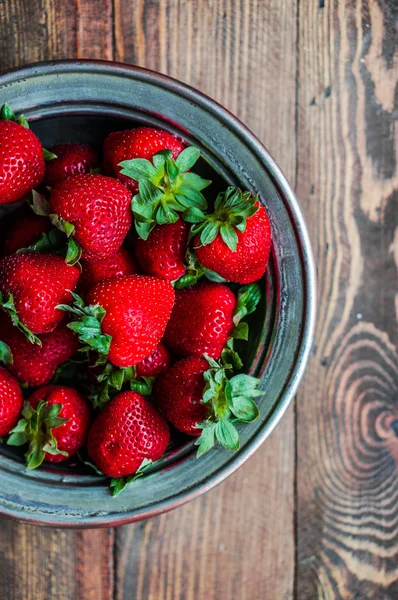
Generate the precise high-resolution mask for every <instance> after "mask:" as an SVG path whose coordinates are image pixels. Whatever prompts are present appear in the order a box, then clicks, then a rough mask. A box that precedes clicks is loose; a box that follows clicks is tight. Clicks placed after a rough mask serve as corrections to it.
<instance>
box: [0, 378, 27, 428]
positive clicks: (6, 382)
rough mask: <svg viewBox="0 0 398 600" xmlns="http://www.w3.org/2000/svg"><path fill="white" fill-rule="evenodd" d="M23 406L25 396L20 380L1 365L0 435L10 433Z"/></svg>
mask: <svg viewBox="0 0 398 600" xmlns="http://www.w3.org/2000/svg"><path fill="white" fill-rule="evenodd" d="M22 406H23V396H22V391H21V388H20V386H19V383H18V381H17V380H16V379H15V377H13V376H12V375H11V373H9V372H8V371H7V370H6V369H3V367H0V437H3V435H6V434H7V433H9V432H10V431H11V429H13V428H14V427H15V425H16V424H17V423H18V419H19V414H20V412H21V410H22Z"/></svg>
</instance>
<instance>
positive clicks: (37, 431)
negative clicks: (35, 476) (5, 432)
mask: <svg viewBox="0 0 398 600" xmlns="http://www.w3.org/2000/svg"><path fill="white" fill-rule="evenodd" d="M61 410H62V404H51V405H50V406H49V405H48V403H47V402H45V401H44V400H40V401H39V403H38V405H37V408H36V410H35V409H34V408H33V407H32V406H31V405H30V404H29V402H25V404H24V407H23V410H22V416H23V417H24V418H23V419H20V420H19V422H18V423H17V425H16V427H14V429H13V430H12V431H11V432H10V437H9V438H8V441H7V444H8V445H9V446H24V445H25V444H29V449H28V451H27V452H26V454H25V458H26V462H27V468H28V469H29V470H32V469H36V468H37V467H39V466H40V465H41V464H42V462H43V460H44V457H45V453H46V452H47V453H49V454H54V455H55V454H62V456H68V454H67V452H63V451H62V450H59V448H58V445H57V440H56V439H55V438H54V435H53V429H56V428H57V427H60V426H61V425H63V424H64V423H67V422H68V420H69V419H62V418H61V417H59V416H58V415H59V413H60V412H61Z"/></svg>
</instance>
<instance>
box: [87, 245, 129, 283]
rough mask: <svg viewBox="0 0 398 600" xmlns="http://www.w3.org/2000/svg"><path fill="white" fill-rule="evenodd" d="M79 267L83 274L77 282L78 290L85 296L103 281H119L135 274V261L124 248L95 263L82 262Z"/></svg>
mask: <svg viewBox="0 0 398 600" xmlns="http://www.w3.org/2000/svg"><path fill="white" fill-rule="evenodd" d="M81 265H82V269H83V272H82V275H81V277H80V280H79V290H81V292H82V294H87V292H88V291H89V290H90V289H91V288H92V287H94V286H95V285H96V284H97V283H99V282H100V281H104V280H105V279H120V278H121V277H125V276H126V275H135V274H136V273H137V266H136V264H135V261H134V259H133V257H132V256H131V254H130V253H129V252H128V251H127V250H126V249H125V248H120V250H118V251H117V252H116V253H115V254H112V256H109V257H108V258H104V259H103V260H97V261H95V262H87V261H86V260H82V261H81Z"/></svg>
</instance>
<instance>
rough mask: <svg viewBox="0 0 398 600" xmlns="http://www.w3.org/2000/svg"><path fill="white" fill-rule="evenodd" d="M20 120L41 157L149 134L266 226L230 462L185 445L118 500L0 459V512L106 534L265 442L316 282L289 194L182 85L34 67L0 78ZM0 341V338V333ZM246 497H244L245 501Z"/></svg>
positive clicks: (306, 331)
mask: <svg viewBox="0 0 398 600" xmlns="http://www.w3.org/2000/svg"><path fill="white" fill-rule="evenodd" d="M5 102H7V103H8V104H10V105H11V106H12V108H13V109H14V110H15V111H16V112H18V113H20V112H23V113H24V114H25V115H26V117H27V118H28V119H29V122H30V124H31V127H32V129H33V130H34V131H35V132H36V133H37V134H38V135H39V136H40V138H41V140H42V142H43V144H44V146H45V147H51V146H52V145H53V144H55V143H57V142H60V141H80V142H87V143H93V144H98V145H99V144H101V142H102V140H103V139H104V137H105V136H106V135H107V133H109V132H110V131H113V130H115V129H123V128H128V127H131V126H134V125H136V124H138V123H139V124H143V123H144V124H150V125H153V126H157V127H161V128H166V129H168V130H170V131H171V132H174V133H176V134H177V135H179V136H180V137H182V138H183V139H184V140H186V141H187V142H188V143H191V144H194V145H196V146H198V147H199V148H200V150H201V151H202V154H203V156H204V157H205V161H203V165H202V167H203V168H204V170H206V169H211V170H212V172H213V179H216V181H217V182H218V184H219V185H220V182H222V185H223V186H224V187H226V184H233V185H239V186H241V187H243V188H245V189H249V190H250V191H252V192H253V193H256V194H259V197H260V200H261V202H262V203H263V204H264V205H265V207H266V209H267V211H268V214H269V215H270V219H271V223H272V235H273V252H272V258H271V261H270V265H269V268H268V271H267V274H266V277H265V278H264V280H263V282H262V286H263V291H264V301H263V303H262V305H261V306H260V308H259V309H258V311H257V312H256V313H255V315H252V317H251V319H250V325H251V331H252V336H251V339H250V342H249V345H248V346H247V348H246V352H245V367H246V370H247V372H249V373H250V374H253V375H255V376H257V377H259V378H261V386H262V389H263V390H264V396H263V397H262V398H260V399H259V407H260V412H261V417H260V418H259V419H258V420H257V421H256V422H254V423H252V424H250V425H246V426H244V427H242V428H241V432H240V435H241V447H240V450H239V451H238V452H236V453H230V452H228V451H227V450H225V449H223V448H221V447H217V448H216V449H215V450H214V451H212V452H209V453H208V454H206V455H205V456H203V457H202V458H200V459H199V460H198V459H196V457H195V449H194V448H193V446H192V442H187V443H184V444H183V445H182V446H181V447H180V448H179V449H178V450H177V451H174V452H173V453H172V454H171V455H169V456H167V457H166V458H165V459H164V460H163V461H162V462H161V463H160V464H159V465H156V467H154V468H153V472H152V473H151V474H150V475H149V476H147V477H144V478H142V479H139V480H137V481H136V482H135V483H134V485H131V486H129V487H127V488H126V490H125V491H124V492H123V493H122V494H121V495H120V496H118V497H116V498H112V497H111V495H110V494H109V491H108V488H107V482H106V481H105V480H103V479H101V478H99V477H98V476H96V475H94V474H91V473H89V472H88V471H86V472H85V471H84V469H83V470H82V469H74V468H72V467H70V466H68V465H66V466H58V467H50V466H47V467H44V468H41V469H38V470H36V471H33V472H28V471H26V469H25V467H24V464H23V460H22V457H21V454H20V453H18V451H16V450H14V449H11V448H9V447H7V446H4V445H3V446H1V448H0V513H1V514H3V515H5V516H9V517H12V518H16V519H18V520H23V521H27V522H31V523H35V524H41V525H51V526H55V527H97V526H105V527H106V526H114V525H119V524H123V523H128V522H131V521H137V520H140V519H145V518H148V517H151V516H152V515H156V514H159V513H161V512H164V511H167V510H171V509H173V508H175V507H177V506H180V505H181V504H183V503H185V502H187V501H189V500H192V499H193V498H196V497H197V496H199V495H200V494H202V493H203V492H206V491H207V490H210V489H211V488H212V487H214V486H215V485H217V484H218V483H220V482H221V481H222V480H223V479H225V478H226V477H228V476H229V475H231V473H233V472H234V471H235V470H236V469H237V468H238V467H240V466H241V465H242V464H243V463H244V462H245V461H246V460H247V459H248V458H249V457H250V456H251V455H252V454H253V453H254V452H255V451H256V450H257V449H258V448H259V446H260V445H261V444H262V443H263V442H264V440H265V439H266V438H267V437H268V435H269V434H270V433H271V431H272V430H273V429H274V427H275V426H276V424H277V423H278V422H279V420H280V419H281V418H282V416H283V414H284V413H285V411H286V409H287V407H288V405H289V403H290V402H291V400H292V398H293V396H294V393H295V391H296V389H297V386H298V384H299V382H300V379H301V377H302V375H303V372H304V368H305V365H306V362H307V359H308V356H309V352H310V348H311V342H312V337H313V329H314V319H315V277H314V264H313V258H312V254H311V247H310V241H309V238H308V232H307V229H306V225H305V222H304V219H303V215H302V213H301V210H300V208H299V205H298V203H297V200H296V198H295V195H294V193H293V192H292V190H291V188H290V186H289V184H288V182H287V181H286V179H285V177H284V176H283V174H282V172H281V170H280V169H279V167H278V166H277V165H276V163H275V161H274V160H273V158H272V157H271V156H270V155H269V153H268V152H267V150H266V149H265V148H264V146H263V145H262V144H261V143H260V142H259V140H258V139H257V138H256V137H255V136H254V135H253V134H252V133H251V132H250V131H249V130H248V129H247V128H246V127H245V126H244V125H243V124H242V123H241V122H240V121H239V120H238V119H237V118H236V117H234V116H233V115H232V114H231V113H229V112H228V111H227V110H226V109H225V108H223V107H222V106H220V105H219V104H217V103H216V102H214V101H213V100H211V99H209V98H208V97H206V96H205V95H203V94H202V93H200V92H198V91H197V90H194V89H192V88H190V87H188V86H186V85H184V84H183V83H180V82H178V81H175V80H173V79H170V78H169V77H165V76H164V75H160V74H159V73H154V72H150V71H147V70H144V69H140V68H138V67H130V66H126V65H121V64H116V63H111V62H97V61H66V62H52V63H41V64H37V65H30V66H27V67H24V68H21V69H16V70H13V71H9V72H7V73H5V74H3V75H1V76H0V106H1V105H2V104H3V103H5ZM0 335H1V332H0ZM248 493H249V492H248Z"/></svg>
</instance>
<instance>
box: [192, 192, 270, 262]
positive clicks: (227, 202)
mask: <svg viewBox="0 0 398 600" xmlns="http://www.w3.org/2000/svg"><path fill="white" fill-rule="evenodd" d="M257 200H258V198H257V196H255V197H252V196H251V194H250V192H242V191H241V190H240V189H237V188H233V187H229V188H228V189H227V190H226V191H225V192H221V193H220V194H218V196H217V198H216V202H215V204H214V213H213V214H211V215H207V214H205V213H204V212H203V211H202V210H201V207H198V206H193V207H190V208H189V209H188V210H187V211H186V212H185V213H184V215H183V217H184V220H185V221H188V223H192V229H191V231H192V234H193V235H198V234H199V241H200V245H201V246H207V245H208V244H211V242H213V241H214V240H215V239H216V237H217V235H218V234H220V235H221V238H222V240H223V241H224V242H225V244H226V245H227V246H228V248H229V249H230V250H232V252H236V246H237V243H238V235H237V233H236V231H240V232H243V231H245V229H246V221H247V219H249V218H250V217H252V216H253V215H254V214H255V213H256V212H257V210H258V206H255V204H256V202H257Z"/></svg>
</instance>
